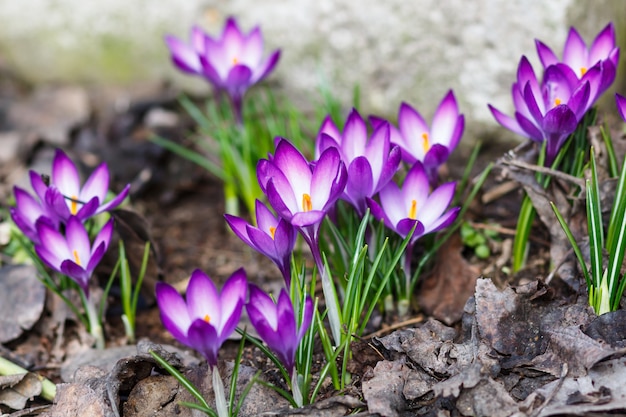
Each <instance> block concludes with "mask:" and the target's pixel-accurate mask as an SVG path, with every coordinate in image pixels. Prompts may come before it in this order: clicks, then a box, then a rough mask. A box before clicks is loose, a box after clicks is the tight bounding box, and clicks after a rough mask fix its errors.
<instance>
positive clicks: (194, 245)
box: [0, 77, 626, 417]
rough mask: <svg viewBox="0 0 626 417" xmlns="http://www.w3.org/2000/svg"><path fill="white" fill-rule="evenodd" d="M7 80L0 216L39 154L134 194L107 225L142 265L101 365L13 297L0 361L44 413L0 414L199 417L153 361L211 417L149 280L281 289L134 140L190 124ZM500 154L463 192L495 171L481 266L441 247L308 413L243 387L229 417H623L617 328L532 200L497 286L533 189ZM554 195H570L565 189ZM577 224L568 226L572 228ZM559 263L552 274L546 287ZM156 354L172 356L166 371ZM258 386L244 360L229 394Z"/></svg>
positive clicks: (495, 151) (625, 371)
mask: <svg viewBox="0 0 626 417" xmlns="http://www.w3.org/2000/svg"><path fill="white" fill-rule="evenodd" d="M8 80H9V81H5V82H4V83H3V84H0V98H1V100H0V110H2V111H1V112H0V116H1V118H0V146H1V147H2V148H3V149H9V146H10V145H11V144H13V143H14V140H13V139H11V138H12V137H17V138H19V144H17V145H15V147H14V150H13V151H12V153H11V155H10V156H8V157H6V158H4V159H2V164H1V165H0V167H1V168H0V204H1V207H2V208H4V209H6V208H8V207H9V206H10V195H11V189H12V188H11V187H12V186H13V184H16V183H18V184H24V178H25V173H26V170H27V169H28V168H33V169H36V170H45V166H46V164H48V166H49V163H50V160H51V154H52V150H53V149H54V148H55V147H57V146H60V147H62V148H63V149H64V150H66V151H67V152H68V154H69V155H70V157H72V159H74V160H75V161H79V162H80V164H81V167H82V168H83V170H84V172H85V173H87V172H89V170H90V169H93V167H95V166H96V165H97V164H98V163H99V162H101V161H106V162H107V163H108V164H109V167H110V169H111V173H112V177H113V182H112V184H111V188H112V189H114V190H120V189H121V188H122V186H123V185H124V184H126V183H130V184H132V189H131V190H132V191H131V204H130V205H129V206H127V207H124V209H123V211H120V212H118V213H117V214H116V224H117V234H118V237H121V238H123V240H124V241H125V245H126V247H127V251H128V253H129V258H130V261H131V266H134V267H136V265H137V262H138V260H139V258H140V257H141V254H142V251H143V245H144V243H145V241H150V242H151V244H152V252H151V261H150V267H149V273H148V275H147V278H146V281H145V282H144V285H143V291H142V297H141V303H140V310H139V312H138V315H137V339H138V340H139V341H140V343H138V344H137V345H134V344H130V343H129V341H128V340H127V339H126V338H125V336H124V331H123V325H122V322H121V320H120V317H119V314H120V307H119V300H118V299H117V298H116V295H115V294H116V293H115V289H114V290H113V291H112V292H111V294H110V296H109V298H108V299H107V302H108V309H107V320H106V327H105V332H106V335H107V348H106V349H105V350H104V351H100V352H98V351H94V350H93V349H91V348H90V344H91V342H92V341H91V340H90V339H89V336H88V335H86V334H85V332H84V329H82V327H81V325H80V324H79V323H77V322H76V320H75V318H74V317H73V316H72V314H71V312H69V311H68V310H67V308H65V307H63V303H62V302H60V301H59V299H58V298H55V297H54V296H53V295H52V294H50V293H48V294H46V296H45V297H43V296H41V297H40V298H36V295H35V294H34V293H33V292H32V291H29V290H28V289H21V290H20V289H18V290H16V293H15V294H16V295H15V296H12V297H14V298H16V299H17V298H18V296H19V295H20V294H22V293H20V291H22V292H25V293H28V294H29V296H30V298H27V299H28V301H27V302H25V303H27V305H28V306H32V308H30V310H29V311H31V313H32V314H31V315H32V316H34V319H33V320H31V321H30V322H29V323H26V324H21V326H22V327H21V328H20V329H18V330H16V333H17V334H15V335H14V336H12V337H8V336H7V337H5V338H4V339H3V340H2V345H1V350H0V356H1V357H4V358H6V359H9V360H11V361H13V362H15V363H17V364H20V365H21V366H23V367H25V368H27V369H28V370H30V371H32V372H36V373H38V374H41V375H44V376H46V377H48V378H49V379H51V380H52V381H53V382H54V383H56V384H58V386H57V388H58V390H57V396H56V398H55V400H54V401H53V402H49V401H46V400H44V399H42V398H41V397H40V396H38V394H37V393H36V392H35V393H34V394H28V393H26V392H27V391H24V392H22V391H20V389H21V388H20V389H18V388H17V387H20V385H19V384H21V383H22V382H20V381H18V382H6V381H4V380H3V379H2V378H3V377H1V376H0V413H4V414H2V415H5V414H6V415H11V416H18V415H19V416H27V415H46V416H70V415H92V416H107V417H108V416H125V417H132V416H147V415H152V416H157V415H158V416H168V415H183V416H187V415H199V414H196V412H194V411H192V410H191V409H189V408H186V407H183V406H181V405H180V401H190V399H191V397H190V396H189V394H188V393H187V392H186V391H185V390H184V389H183V388H182V387H180V386H178V384H177V383H176V382H175V380H173V378H172V377H170V376H168V375H167V373H166V372H165V371H163V370H162V369H161V368H160V367H159V366H157V365H156V363H155V362H154V360H153V359H152V357H151V356H150V355H149V354H148V353H147V350H148V349H163V350H160V352H161V353H162V355H163V356H165V357H167V358H170V359H171V362H172V363H174V364H177V366H178V367H179V369H181V370H182V371H183V372H185V373H186V375H187V376H188V377H189V378H190V379H192V380H193V381H194V382H197V384H198V386H199V388H200V389H201V390H202V392H203V395H204V396H205V397H206V398H207V401H208V402H209V403H210V402H211V401H213V397H212V395H213V394H212V390H211V387H210V376H209V374H210V371H209V370H208V369H207V367H206V364H203V363H202V361H200V360H199V358H198V357H197V356H195V355H194V353H193V352H190V351H189V350H188V349H186V348H185V347H184V346H182V345H180V344H179V343H178V342H177V341H176V340H175V339H174V338H173V337H172V336H171V335H170V334H169V333H168V332H167V331H165V330H164V328H163V326H162V325H161V321H160V317H159V312H158V309H157V308H156V306H155V303H154V284H155V282H157V281H158V280H163V281H166V282H169V283H172V284H175V285H177V286H178V287H179V288H180V289H181V290H182V289H184V287H185V283H186V280H187V279H188V277H189V275H190V273H191V272H192V271H193V270H194V269H196V268H199V269H201V270H203V271H205V272H206V273H207V274H209V276H211V277H212V278H213V279H214V280H215V281H216V282H217V283H218V284H221V283H222V282H223V281H224V280H225V279H226V278H228V276H230V274H231V273H232V272H233V271H235V270H236V269H238V268H240V267H242V266H245V269H246V271H247V274H248V277H249V279H250V281H252V282H255V283H257V284H258V285H261V286H262V287H264V288H265V289H267V290H273V291H275V290H276V289H277V288H280V286H281V285H282V278H281V277H280V274H279V273H278V271H277V270H276V268H275V267H274V265H273V264H272V263H271V262H270V261H268V260H267V259H265V258H264V257H262V256H261V255H259V254H257V253H256V252H254V251H252V250H251V249H249V248H248V247H247V246H246V245H245V244H243V243H242V242H241V241H240V240H239V239H238V238H237V237H236V236H234V235H233V234H232V233H231V232H230V231H229V230H228V229H227V226H226V223H225V222H224V220H223V212H224V202H223V196H222V188H221V184H220V183H219V181H218V180H217V179H215V178H213V177H212V176H211V175H209V174H208V173H206V172H205V171H203V170H202V169H201V168H199V167H197V166H195V165H193V164H192V163H190V162H187V161H185V160H182V159H181V158H179V157H177V156H174V155H172V154H170V153H168V152H166V151H164V150H163V149H161V148H159V147H158V146H156V145H154V144H152V143H151V142H150V141H149V140H148V137H149V134H151V133H153V132H154V133H157V134H160V135H163V136H166V137H169V138H171V139H173V140H176V141H178V142H179V143H182V144H187V145H188V142H187V138H188V137H189V135H188V133H189V131H190V130H191V129H192V127H193V124H192V123H191V121H190V120H189V118H188V117H187V116H186V115H185V113H184V112H183V111H182V110H181V109H180V108H179V107H178V105H177V100H176V94H177V93H176V92H173V91H171V90H170V89H169V88H168V87H167V86H154V85H153V86H140V87H136V88H135V89H131V90H116V89H101V88H100V89H96V88H93V89H86V88H83V87H76V86H47V87H41V88H38V89H35V90H31V89H29V88H28V87H27V86H25V85H24V84H23V83H21V82H19V80H17V79H14V78H10V77H9V78H8ZM50 103H57V106H58V103H64V105H66V107H67V109H66V110H65V111H52V110H47V109H49V107H48V106H49V105H50ZM72 103H73V104H72ZM120 103H122V104H123V103H126V104H125V105H122V104H120ZM615 137H619V135H616V136H615ZM620 139H621V138H620ZM12 149H13V148H12ZM510 149H511V145H510V144H502V143H498V142H495V141H494V142H493V143H488V144H487V145H486V146H485V147H484V148H483V150H482V152H481V154H480V158H479V160H478V162H477V164H476V168H475V170H474V171H475V172H474V174H475V175H478V173H479V172H480V171H481V170H482V168H483V167H485V166H486V165H487V163H489V162H497V167H496V168H495V169H494V171H493V172H492V173H491V174H490V176H489V177H488V180H487V182H486V184H485V186H484V187H483V189H482V191H481V193H480V194H479V196H478V197H477V199H476V201H475V202H474V203H473V205H472V206H471V209H470V211H469V212H468V213H467V214H466V220H467V221H468V222H470V223H471V224H472V225H473V227H474V228H475V229H476V230H479V231H481V230H482V231H484V230H490V231H493V232H494V233H495V235H496V237H494V238H489V239H488V245H489V249H490V254H489V256H488V257H487V258H486V259H481V258H479V257H477V256H476V254H475V253H474V251H473V250H472V249H471V248H469V247H467V246H464V245H463V243H462V241H461V239H460V237H459V235H458V234H457V235H454V236H453V237H452V238H451V239H450V240H449V241H448V242H447V243H446V244H445V245H444V246H443V247H442V248H441V250H440V252H439V253H438V255H437V257H436V259H435V262H434V265H433V267H432V269H431V270H430V272H429V273H428V274H427V275H426V276H424V278H423V279H422V284H421V288H420V289H419V291H418V295H417V298H416V300H415V301H416V304H415V305H416V306H418V307H417V308H416V309H414V310H413V311H412V313H411V315H410V316H409V317H402V318H399V317H397V316H384V317H378V321H377V323H378V324H377V325H376V327H375V328H373V329H372V332H371V334H368V335H365V336H364V337H363V338H362V339H359V340H357V341H356V342H355V343H354V345H353V348H352V352H353V357H354V360H353V361H352V362H351V363H350V367H349V370H350V372H351V373H352V375H353V378H352V383H351V384H350V385H349V386H348V387H347V388H346V389H345V390H344V391H342V392H335V391H334V390H333V388H332V385H331V384H325V385H324V388H323V389H322V391H321V392H320V395H319V396H318V398H317V400H316V402H315V403H314V404H312V405H310V406H307V407H305V408H303V409H299V410H295V409H293V408H290V407H289V406H288V403H286V401H285V400H284V399H282V398H281V397H280V396H278V395H277V394H276V393H275V392H274V391H272V390H270V389H268V388H265V387H264V386H261V385H259V384H256V385H255V386H254V388H253V390H252V391H251V392H250V394H249V397H248V399H247V400H246V402H245V406H244V407H243V408H242V410H241V412H240V415H245V416H252V415H261V414H262V413H267V414H265V415H323V416H340V415H347V414H350V413H352V414H355V415H360V416H375V415H381V416H409V415H429V416H430V415H432V416H469V415H483V416H512V415H516V416H548V415H591V414H592V413H593V415H604V414H602V413H610V414H611V415H618V414H620V415H624V414H622V413H626V389H625V388H624V387H626V384H624V382H623V381H622V379H623V378H626V366H624V353H625V352H626V351H625V350H624V348H625V346H626V342H624V340H625V339H626V328H624V326H623V324H622V323H623V322H624V321H623V318H622V316H623V315H624V312H623V310H620V311H618V312H616V313H611V314H607V315H605V316H602V317H601V318H597V317H596V316H595V315H594V314H593V312H592V311H590V309H589V308H588V307H587V306H586V295H585V289H584V287H581V285H580V284H581V281H580V273H579V272H578V271H577V270H576V266H575V262H574V261H573V258H572V257H571V256H569V255H568V250H569V249H568V247H567V245H566V244H565V243H564V240H563V238H562V236H560V235H558V234H557V232H556V229H555V228H554V227H553V226H554V221H551V222H550V221H548V222H545V223H544V222H542V221H540V220H541V219H545V218H546V217H545V216H546V213H547V212H546V210H545V206H546V205H547V203H546V202H545V201H543V203H542V202H541V201H539V200H538V204H539V206H540V208H539V209H538V212H539V217H538V219H537V220H536V222H535V225H534V229H533V233H532V237H531V249H530V252H529V255H528V261H527V265H526V267H525V268H524V269H522V270H521V271H520V272H519V273H516V274H513V273H511V271H510V257H511V252H510V250H511V242H512V237H513V235H514V234H515V226H516V219H517V215H518V212H519V206H520V202H521V198H522V186H526V190H527V192H528V189H529V187H531V185H529V183H528V181H527V180H526V177H524V175H526V176H528V175H529V173H530V175H531V176H532V175H533V173H532V171H528V170H526V171H525V170H523V169H521V168H519V167H517V166H515V165H511V164H510V163H509V162H510V158H507V157H505V156H504V154H505V153H506V152H507V151H509V150H510ZM469 151H471V149H470V147H468V146H465V147H462V148H461V149H459V150H458V151H457V152H456V153H455V155H454V159H453V161H452V162H451V163H450V164H448V166H449V167H450V171H449V172H448V173H446V175H448V176H449V177H450V178H454V179H458V178H459V177H460V175H461V173H460V172H455V169H454V167H463V166H464V164H465V162H464V161H465V159H466V158H467V155H468V153H469ZM526 152H527V150H526V149H519V150H517V157H516V158H513V159H515V160H523V157H524V155H525V154H526ZM620 158H623V154H621V155H620ZM520 184H521V185H520ZM558 186H559V187H565V188H571V184H567V183H566V182H559V184H558ZM531 188H532V187H531ZM553 192H554V193H556V191H552V190H550V191H549V193H553ZM554 195H556V194H552V195H549V196H548V197H553V196H554ZM606 197H607V198H608V197H610V192H607V196H606ZM537 198H539V197H537ZM542 204H543V206H542ZM128 211H130V212H128ZM133 213H134V214H133ZM577 215H580V213H575V212H574V213H571V218H572V219H573V220H572V221H576V218H577V217H576V216H577ZM1 216H5V218H4V220H6V219H7V218H8V217H7V212H6V211H3V212H0V220H3V219H2V217H1ZM579 229H580V228H579ZM0 245H6V243H3V242H0ZM557 246H558V247H557ZM2 249H3V250H4V252H3V255H2V258H1V261H2V264H1V265H2V269H1V270H0V271H2V272H0V273H1V274H2V275H3V276H7V277H8V276H9V274H10V273H11V274H12V273H13V272H9V270H8V269H7V268H9V267H10V265H11V264H12V263H14V262H15V260H14V259H13V258H12V257H10V256H9V255H7V253H8V251H9V246H3V247H2ZM557 249H558V250H557ZM115 254H116V252H115V248H112V250H111V251H110V253H109V255H110V256H109V257H107V258H106V259H105V260H104V261H103V265H102V266H101V267H100V269H99V270H98V275H99V277H100V278H101V279H102V278H104V279H106V277H107V276H108V275H107V273H108V272H110V270H111V268H112V265H113V264H114V262H115ZM417 256H419V248H418V251H417V252H416V257H417ZM555 256H558V259H557V258H555ZM564 259H565V261H564ZM561 262H564V264H563V265H564V267H562V268H561V269H560V270H559V271H560V272H559V273H558V274H554V268H555V265H557V264H560V263H561ZM6 281H7V282H8V280H6ZM101 282H102V280H101ZM1 283H2V280H0V284H1ZM30 285H32V284H30ZM0 288H2V287H0ZM3 291H7V290H6V287H5V288H4V289H3ZM95 291H96V292H97V288H96V289H95ZM2 307H3V306H2V305H0V312H3V311H4V312H5V313H6V314H8V317H9V320H7V321H11V320H14V319H16V318H17V316H16V315H15V316H13V315H14V314H15V313H14V311H15V310H9V311H8V312H7V311H6V310H2ZM5 308H6V306H5ZM11 308H13V307H11ZM37 308H39V310H37ZM20 317H23V316H22V315H21V313H20ZM24 317H26V316H24ZM7 329H8V327H7ZM1 333H2V332H0V334H1ZM238 345H239V342H238V341H237V340H233V341H231V342H228V343H227V344H226V345H225V347H224V348H223V349H222V351H220V360H221V363H220V373H221V374H222V375H226V379H227V382H226V383H228V379H229V378H230V374H229V373H230V372H231V371H232V361H233V359H234V358H235V355H236V351H237V349H238ZM172 351H176V352H177V355H178V356H171V357H170V356H169V355H170V354H169V353H168V352H172ZM318 365H319V364H318ZM257 369H258V370H260V371H261V375H262V377H263V378H265V380H266V381H269V382H271V383H273V384H277V385H278V386H282V387H283V388H284V387H285V385H284V382H283V381H282V379H281V377H280V375H279V374H278V372H277V371H276V369H275V368H274V366H273V365H272V364H271V363H270V362H269V361H268V360H267V359H266V358H265V357H264V356H263V355H262V354H261V352H260V351H259V350H258V349H257V348H254V347H253V346H252V345H247V346H246V347H245V351H244V356H243V361H242V364H241V368H240V370H239V383H240V388H239V389H241V387H242V386H243V385H242V384H245V382H246V381H247V380H249V379H250V378H251V377H252V375H254V373H255V371H256V370H257ZM314 371H315V370H314ZM18 383H19V384H18ZM16 392H17V393H18V394H16V395H17V396H18V397H20V395H21V397H20V398H21V399H22V400H23V401H21V402H20V401H17V402H6V401H4V398H5V397H3V395H7V393H10V394H11V395H14V394H15V393H16ZM20 393H21V394H20ZM16 404H17V405H16Z"/></svg>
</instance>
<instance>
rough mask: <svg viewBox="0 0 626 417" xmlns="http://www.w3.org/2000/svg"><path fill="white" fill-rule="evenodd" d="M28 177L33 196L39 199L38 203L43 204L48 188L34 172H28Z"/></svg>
mask: <svg viewBox="0 0 626 417" xmlns="http://www.w3.org/2000/svg"><path fill="white" fill-rule="evenodd" d="M28 175H29V177H30V184H31V186H32V187H33V190H34V191H35V194H37V197H39V201H41V202H42V203H43V202H44V201H45V200H46V197H45V196H46V192H47V191H48V186H47V185H46V184H45V183H44V182H43V179H41V175H39V174H38V173H36V172H35V171H29V172H28Z"/></svg>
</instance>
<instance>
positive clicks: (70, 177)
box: [11, 150, 130, 295]
mask: <svg viewBox="0 0 626 417" xmlns="http://www.w3.org/2000/svg"><path fill="white" fill-rule="evenodd" d="M29 175H30V181H31V186H32V188H33V190H34V192H35V196H36V197H35V196H32V195H31V194H29V193H28V192H27V191H26V190H24V189H22V188H20V187H17V186H16V187H15V188H14V192H15V200H16V206H15V207H12V208H11V218H12V219H13V221H14V222H15V224H16V226H17V227H18V228H19V229H20V230H21V231H22V232H23V233H24V235H25V236H27V237H28V238H29V239H30V240H31V241H32V242H33V243H34V245H35V250H36V252H37V254H38V256H39V257H40V258H41V260H42V261H43V262H44V263H45V264H46V265H48V266H49V267H50V268H52V269H54V270H55V271H58V272H60V273H62V274H65V275H67V276H68V277H69V278H71V279H73V280H74V281H76V283H77V284H78V285H79V286H80V288H81V289H82V290H83V291H84V292H85V295H88V294H89V292H88V288H89V286H88V282H89V279H90V277H91V274H92V273H93V271H94V269H95V267H96V266H97V264H98V263H99V262H100V260H101V259H102V256H103V255H104V253H105V252H106V249H107V247H108V245H109V241H110V239H111V234H112V230H113V222H112V220H110V221H109V222H107V223H106V224H105V225H104V226H103V227H102V228H101V229H100V231H99V232H98V233H97V235H96V237H95V239H94V243H93V244H91V243H90V240H89V236H88V233H87V229H86V227H85V225H84V223H85V221H87V220H88V219H89V218H91V217H93V216H95V215H97V214H100V213H102V212H105V211H109V210H112V209H114V208H115V207H117V206H118V205H119V204H121V203H122V201H123V200H124V199H125V198H126V196H127V195H128V191H129V189H130V185H127V186H126V187H125V188H124V189H123V190H122V192H121V193H119V194H118V195H117V196H115V197H114V198H113V199H111V200H110V201H109V202H105V197H106V195H107V193H108V190H109V170H108V168H107V165H106V163H102V164H101V165H99V166H98V167H97V168H96V169H95V170H94V171H93V173H92V174H91V175H90V176H89V178H88V179H87V181H85V183H84V184H83V186H82V187H81V181H80V176H79V173H78V169H77V168H76V165H74V163H73V162H72V161H71V159H70V158H68V157H67V155H66V154H65V153H64V152H63V151H61V150H57V151H56V153H55V156H54V160H53V162H52V170H51V176H50V177H44V176H42V175H40V174H37V173H36V172H34V171H31V172H30V173H29ZM44 178H45V180H44Z"/></svg>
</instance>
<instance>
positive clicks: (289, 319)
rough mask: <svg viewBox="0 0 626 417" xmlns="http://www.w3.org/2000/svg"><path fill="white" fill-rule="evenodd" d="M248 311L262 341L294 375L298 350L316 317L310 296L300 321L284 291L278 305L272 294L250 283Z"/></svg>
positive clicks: (283, 290) (279, 297)
mask: <svg viewBox="0 0 626 417" xmlns="http://www.w3.org/2000/svg"><path fill="white" fill-rule="evenodd" d="M246 311H247V312H248V317H250V322H251V323H252V326H254V329H255V330H256V331H257V333H258V334H259V336H260V337H261V339H262V340H263V341H264V342H265V343H266V344H267V346H269V348H270V349H271V350H272V351H273V352H274V353H275V354H276V356H277V357H278V359H280V361H281V362H282V364H283V365H285V369H287V371H289V372H293V370H294V369H295V358H296V350H297V349H298V345H299V344H300V341H301V340H302V338H303V337H304V335H305V333H306V331H307V329H308V328H309V326H310V325H311V320H312V318H313V301H312V300H311V297H307V298H306V301H305V303H304V306H303V309H302V312H301V317H300V320H298V319H297V318H296V314H295V312H294V309H293V304H292V303H291V299H290V298H289V294H288V293H287V291H285V289H282V290H281V292H280V295H279V296H278V300H277V302H276V303H274V301H272V299H271V298H270V296H269V295H267V294H266V293H265V292H263V291H262V290H261V289H260V288H258V287H257V286H255V285H253V284H251V285H250V300H249V301H248V303H247V304H246ZM298 322H300V326H298Z"/></svg>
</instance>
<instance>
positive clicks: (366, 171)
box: [345, 156, 374, 214]
mask: <svg viewBox="0 0 626 417" xmlns="http://www.w3.org/2000/svg"><path fill="white" fill-rule="evenodd" d="M345 193H346V194H347V195H348V196H349V197H350V200H351V201H352V203H353V204H355V205H356V208H357V210H358V212H359V213H360V214H363V213H364V212H365V207H366V204H365V197H372V196H373V195H374V178H373V177H372V168H371V167H370V163H369V161H368V160H367V158H365V157H364V156H359V157H358V158H356V159H355V160H353V161H352V163H351V164H350V166H349V167H348V182H347V183H346V190H345Z"/></svg>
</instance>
